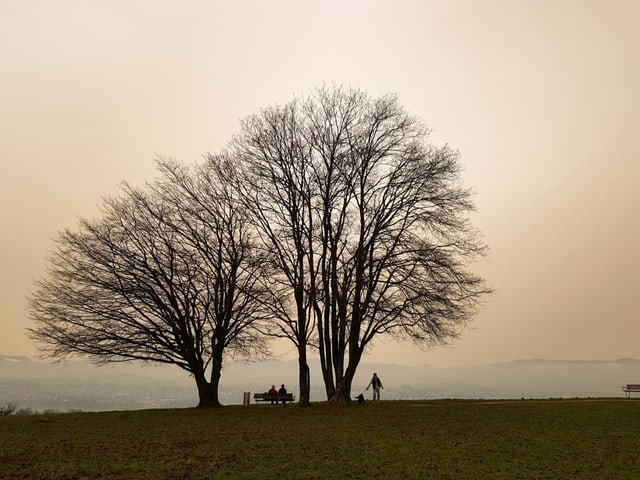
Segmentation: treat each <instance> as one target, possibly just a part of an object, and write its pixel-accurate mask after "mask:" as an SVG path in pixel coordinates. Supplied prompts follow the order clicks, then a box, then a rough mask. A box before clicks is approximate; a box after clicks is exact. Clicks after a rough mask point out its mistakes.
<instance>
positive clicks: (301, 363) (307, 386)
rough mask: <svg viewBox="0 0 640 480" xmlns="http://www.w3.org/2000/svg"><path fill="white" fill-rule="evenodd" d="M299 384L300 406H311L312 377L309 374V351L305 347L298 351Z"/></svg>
mask: <svg viewBox="0 0 640 480" xmlns="http://www.w3.org/2000/svg"><path fill="white" fill-rule="evenodd" d="M298 383H299V385H300V395H299V396H298V404H299V405H300V406H301V407H304V406H307V405H309V397H310V392H311V375H310V372H309V364H308V363H307V349H306V348H305V347H300V348H299V349H298Z"/></svg>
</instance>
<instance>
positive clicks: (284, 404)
mask: <svg viewBox="0 0 640 480" xmlns="http://www.w3.org/2000/svg"><path fill="white" fill-rule="evenodd" d="M278 393H279V394H280V395H286V394H287V389H286V388H284V383H283V384H282V385H280V390H278ZM282 406H284V407H286V406H287V400H285V399H284V398H283V399H282Z"/></svg>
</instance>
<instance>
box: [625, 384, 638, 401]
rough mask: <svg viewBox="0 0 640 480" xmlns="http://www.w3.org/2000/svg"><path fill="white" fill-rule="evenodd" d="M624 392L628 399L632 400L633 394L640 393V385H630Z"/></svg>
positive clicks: (626, 386) (627, 385)
mask: <svg viewBox="0 0 640 480" xmlns="http://www.w3.org/2000/svg"><path fill="white" fill-rule="evenodd" d="M622 391H623V392H624V393H625V394H626V395H627V398H631V392H639V393H640V384H638V383H628V384H626V385H625V386H624V387H622Z"/></svg>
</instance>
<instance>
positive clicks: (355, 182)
mask: <svg viewBox="0 0 640 480" xmlns="http://www.w3.org/2000/svg"><path fill="white" fill-rule="evenodd" d="M427 136H428V132H427V131H426V129H425V128H423V127H422V125H421V124H420V122H419V121H418V120H416V119H415V118H413V117H411V116H409V115H408V114H407V113H406V112H405V111H404V109H403V108H402V107H401V106H400V105H399V104H398V102H397V99H396V98H395V97H394V96H383V97H380V98H375V99H372V98H370V97H369V96H368V95H366V94H365V93H363V92H361V91H357V90H344V89H341V88H323V89H320V90H318V91H316V92H315V93H314V94H313V95H311V96H309V97H308V98H306V99H304V100H303V101H297V100H294V101H292V102H291V103H289V104H287V105H285V106H284V107H272V108H268V109H265V110H263V111H262V112H261V113H260V114H257V115H253V116H251V117H249V118H248V119H246V120H245V121H244V122H243V123H242V132H241V134H240V135H238V136H237V137H236V138H235V140H234V141H233V142H232V145H231V149H230V152H229V153H228V155H229V156H230V157H232V159H233V160H232V162H230V164H232V165H233V166H234V169H233V171H234V173H233V175H231V176H230V177H229V179H228V180H232V178H231V177H233V178H235V179H236V183H235V184H236V186H237V188H238V190H240V191H242V192H243V198H244V201H245V204H246V205H247V206H248V208H250V205H253V209H252V214H253V215H254V218H257V226H258V228H259V230H260V231H261V232H262V239H263V241H264V242H265V243H266V245H267V248H268V249H270V250H271V251H272V252H273V253H274V254H275V257H274V259H273V260H272V265H273V266H274V267H275V268H276V270H277V271H278V274H277V275H276V276H277V277H279V278H281V280H282V281H280V285H281V286H282V288H281V289H279V292H283V290H284V289H285V287H288V289H289V296H290V297H291V298H293V299H294V300H295V302H293V304H294V305H295V308H293V309H292V310H291V311H290V313H291V314H292V315H290V316H289V317H285V320H284V322H282V317H283V316H281V323H279V325H280V328H281V329H287V328H288V330H289V332H293V334H288V335H287V336H288V337H289V338H291V339H292V340H294V342H295V343H296V346H297V347H298V352H299V355H301V356H302V355H304V359H305V360H304V362H302V361H301V363H300V366H301V382H302V380H303V378H302V376H303V374H302V368H304V364H306V345H307V344H308V343H309V341H310V340H311V337H309V335H310V334H311V332H312V331H315V332H317V338H316V340H317V342H316V343H315V345H316V346H317V348H318V350H319V355H320V360H321V365H322V372H323V377H324V382H325V388H326V392H327V397H328V400H329V401H330V402H333V403H338V404H340V403H348V402H349V401H350V395H351V383H352V381H353V377H354V375H355V372H356V369H357V367H358V365H359V363H360V360H361V358H362V355H363V353H364V351H365V349H366V348H368V347H369V346H370V345H371V343H372V341H373V339H374V338H376V337H377V336H380V335H391V336H394V337H396V338H398V339H402V340H410V341H413V342H415V343H416V344H418V345H421V346H430V345H434V344H438V343H443V342H447V341H449V340H451V339H452V338H455V337H457V336H458V335H459V334H460V332H461V330H462V328H463V327H464V326H465V324H466V322H467V321H468V320H469V319H470V318H471V316H472V315H473V313H474V312H475V309H476V307H477V305H478V304H479V302H480V301H481V299H482V297H483V296H484V295H485V294H486V293H488V292H489V289H487V288H486V287H485V286H484V284H483V282H482V280H481V279H480V278H479V277H478V276H477V275H474V274H472V273H471V272H470V271H468V270H467V266H468V264H469V262H470V261H472V260H473V259H474V258H476V257H477V256H478V255H482V254H483V252H484V246H483V245H482V243H481V242H480V240H479V236H478V234H477V233H476V232H475V231H474V230H473V228H472V227H471V225H470V224H469V223H468V219H467V214H468V213H469V211H470V210H472V208H473V205H472V203H471V200H470V197H471V194H470V192H469V190H467V189H464V188H462V187H461V186H460V185H459V184H460V180H459V170H460V157H459V155H458V153H457V152H455V151H452V150H451V149H449V148H448V147H442V148H435V147H432V146H430V145H429V144H428V143H427V142H426V140H427ZM230 171H231V170H230ZM278 298H287V296H286V293H285V294H282V293H281V294H280V295H279V297H278ZM280 305H282V303H280ZM281 310H282V311H284V310H286V309H285V308H282V309H281ZM301 325H303V326H304V330H303V331H304V335H305V336H301V334H300V333H301V330H299V328H300V326H301ZM291 327H294V328H293V329H292V328H291ZM296 329H298V330H296ZM302 340H304V342H303V341H302ZM301 358H302V357H301ZM301 396H302V394H301Z"/></svg>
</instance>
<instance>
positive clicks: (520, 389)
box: [0, 355, 640, 413]
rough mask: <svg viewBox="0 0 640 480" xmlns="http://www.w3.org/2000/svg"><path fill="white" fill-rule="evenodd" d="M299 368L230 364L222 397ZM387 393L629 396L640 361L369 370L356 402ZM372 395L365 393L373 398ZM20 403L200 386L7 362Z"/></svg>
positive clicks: (66, 404) (185, 402)
mask: <svg viewBox="0 0 640 480" xmlns="http://www.w3.org/2000/svg"><path fill="white" fill-rule="evenodd" d="M312 368H313V371H312V389H311V400H312V401H315V402H317V401H324V400H326V397H325V395H324V390H323V385H322V382H321V379H320V378H319V373H320V372H319V368H318V366H317V364H316V363H312ZM296 369H297V362H296V361H267V362H260V363H251V364H247V363H230V364H228V365H227V366H226V367H225V370H224V373H223V377H222V384H221V388H220V398H221V401H222V403H223V404H225V405H237V404H242V401H243V393H244V392H247V391H249V392H253V393H255V392H263V391H265V390H267V389H268V387H269V386H270V385H271V384H280V383H285V384H287V386H288V388H289V391H290V392H292V393H294V395H297V392H296V387H297V385H296V382H295V379H296V375H297V370H296ZM374 371H375V372H377V373H378V375H379V376H380V377H381V379H382V381H383V384H384V386H385V388H384V390H383V391H382V399H383V400H423V399H445V398H461V399H521V398H574V397H579V398H585V397H623V396H624V394H623V392H622V390H621V386H622V385H624V384H627V383H640V375H639V374H638V372H640V360H638V359H617V360H602V361H579V360H575V361H553V360H517V361H514V362H505V363H495V364H489V365H481V366H475V367H431V366H428V365H425V366H413V367H409V366H402V365H393V364H367V363H365V364H363V365H362V366H361V368H360V370H359V374H358V375H357V376H356V380H355V382H354V390H353V391H352V394H353V396H356V395H357V394H359V393H361V392H362V391H363V390H364V389H365V387H366V385H367V383H368V381H369V377H370V375H371V373H372V372H374ZM370 395H371V391H369V392H365V397H366V398H370ZM8 402H12V403H14V404H16V406H17V408H18V410H22V412H24V413H35V412H43V411H49V410H53V411H60V412H66V411H75V410H82V411H109V410H138V409H147V408H188V407H194V406H195V405H196V404H197V402H198V395H197V392H196V390H195V387H194V385H193V381H192V380H191V379H190V378H189V377H188V375H187V374H186V373H184V372H182V371H181V370H179V369H178V368H168V367H164V366H160V367H158V366H151V365H149V366H141V365H135V364H131V365H117V366H104V367H97V366H94V365H91V364H89V363H87V362H84V361H78V360H73V361H68V362H65V363H63V364H51V363H47V362H41V361H34V360H31V359H29V358H26V357H15V356H2V355H0V404H6V403H8Z"/></svg>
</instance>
